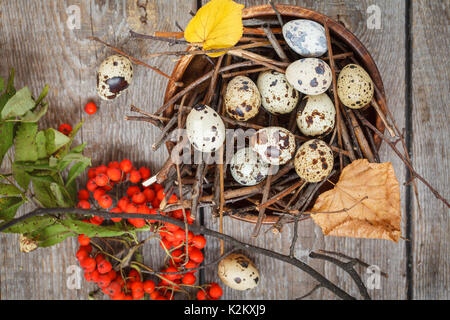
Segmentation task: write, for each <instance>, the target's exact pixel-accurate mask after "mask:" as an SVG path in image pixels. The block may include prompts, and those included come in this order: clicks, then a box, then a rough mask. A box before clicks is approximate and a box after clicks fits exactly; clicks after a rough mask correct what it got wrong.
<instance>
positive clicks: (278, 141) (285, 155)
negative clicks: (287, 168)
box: [250, 127, 295, 165]
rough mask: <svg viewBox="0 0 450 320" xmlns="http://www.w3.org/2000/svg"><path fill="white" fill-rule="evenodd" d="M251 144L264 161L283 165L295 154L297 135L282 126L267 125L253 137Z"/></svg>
mask: <svg viewBox="0 0 450 320" xmlns="http://www.w3.org/2000/svg"><path fill="white" fill-rule="evenodd" d="M250 145H251V147H252V149H253V150H254V151H255V152H257V153H258V154H259V155H260V157H261V159H262V160H263V161H265V162H267V163H270V164H272V165H282V164H285V163H286V162H288V161H289V160H290V159H292V157H293V156H294V153H295V136H294V135H293V134H292V133H291V132H290V131H289V130H287V129H285V128H282V127H267V128H263V129H260V130H258V131H257V132H256V134H255V135H254V136H252V137H251V139H250Z"/></svg>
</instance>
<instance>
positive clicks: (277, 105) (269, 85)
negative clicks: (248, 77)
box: [256, 70, 300, 114]
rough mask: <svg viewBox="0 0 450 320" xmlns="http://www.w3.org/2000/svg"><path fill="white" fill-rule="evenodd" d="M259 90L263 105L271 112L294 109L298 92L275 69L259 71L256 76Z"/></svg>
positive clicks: (283, 111) (286, 111)
mask: <svg viewBox="0 0 450 320" xmlns="http://www.w3.org/2000/svg"><path fill="white" fill-rule="evenodd" d="M256 83H257V85H258V89H259V92H260V93H261V102H262V105H263V107H264V108H265V109H266V110H267V111H269V112H270V113H272V114H285V113H289V112H291V111H292V110H294V108H295V106H296V105H297V102H298V99H299V97H300V94H299V93H298V92H297V90H295V89H294V87H292V86H291V85H290V84H289V82H288V81H287V80H286V76H285V75H284V74H282V73H280V72H276V71H273V70H271V71H265V72H261V73H260V74H259V76H258V81H257V82H256Z"/></svg>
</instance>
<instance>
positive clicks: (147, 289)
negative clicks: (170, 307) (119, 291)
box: [143, 280, 156, 293]
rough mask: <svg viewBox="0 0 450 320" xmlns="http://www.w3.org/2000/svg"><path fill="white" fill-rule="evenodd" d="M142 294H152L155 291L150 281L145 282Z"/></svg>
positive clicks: (153, 284)
mask: <svg viewBox="0 0 450 320" xmlns="http://www.w3.org/2000/svg"><path fill="white" fill-rule="evenodd" d="M143 285H144V292H145V293H152V292H153V291H154V290H155V286H156V285H155V283H154V282H153V281H152V280H145V281H144V283H143Z"/></svg>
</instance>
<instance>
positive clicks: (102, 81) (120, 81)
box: [97, 55, 133, 100]
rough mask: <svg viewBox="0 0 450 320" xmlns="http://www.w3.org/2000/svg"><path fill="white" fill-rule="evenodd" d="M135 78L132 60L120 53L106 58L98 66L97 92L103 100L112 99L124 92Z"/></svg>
mask: <svg viewBox="0 0 450 320" xmlns="http://www.w3.org/2000/svg"><path fill="white" fill-rule="evenodd" d="M132 80H133V65H132V64H131V61H130V60H129V59H128V58H126V57H124V56H120V55H112V56H109V57H108V58H106V59H105V60H104V61H103V62H102V63H101V64H100V67H99V68H98V72H97V93H98V95H99V96H100V98H102V99H103V100H112V99H115V98H117V97H118V96H120V95H121V94H122V92H124V91H125V90H126V89H127V88H128V87H129V85H130V84H131V81H132Z"/></svg>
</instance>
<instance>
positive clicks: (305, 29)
mask: <svg viewBox="0 0 450 320" xmlns="http://www.w3.org/2000/svg"><path fill="white" fill-rule="evenodd" d="M283 37H284V39H285V40H286V43H287V44H288V45H289V47H291V49H292V50H294V51H295V52H297V53H298V54H299V55H302V56H304V57H320V56H321V55H323V54H324V53H325V52H327V51H328V47H327V38H326V36H325V28H324V27H323V26H322V25H321V24H319V23H317V22H315V21H312V20H306V19H298V20H292V21H289V22H288V23H286V24H285V25H284V26H283Z"/></svg>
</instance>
